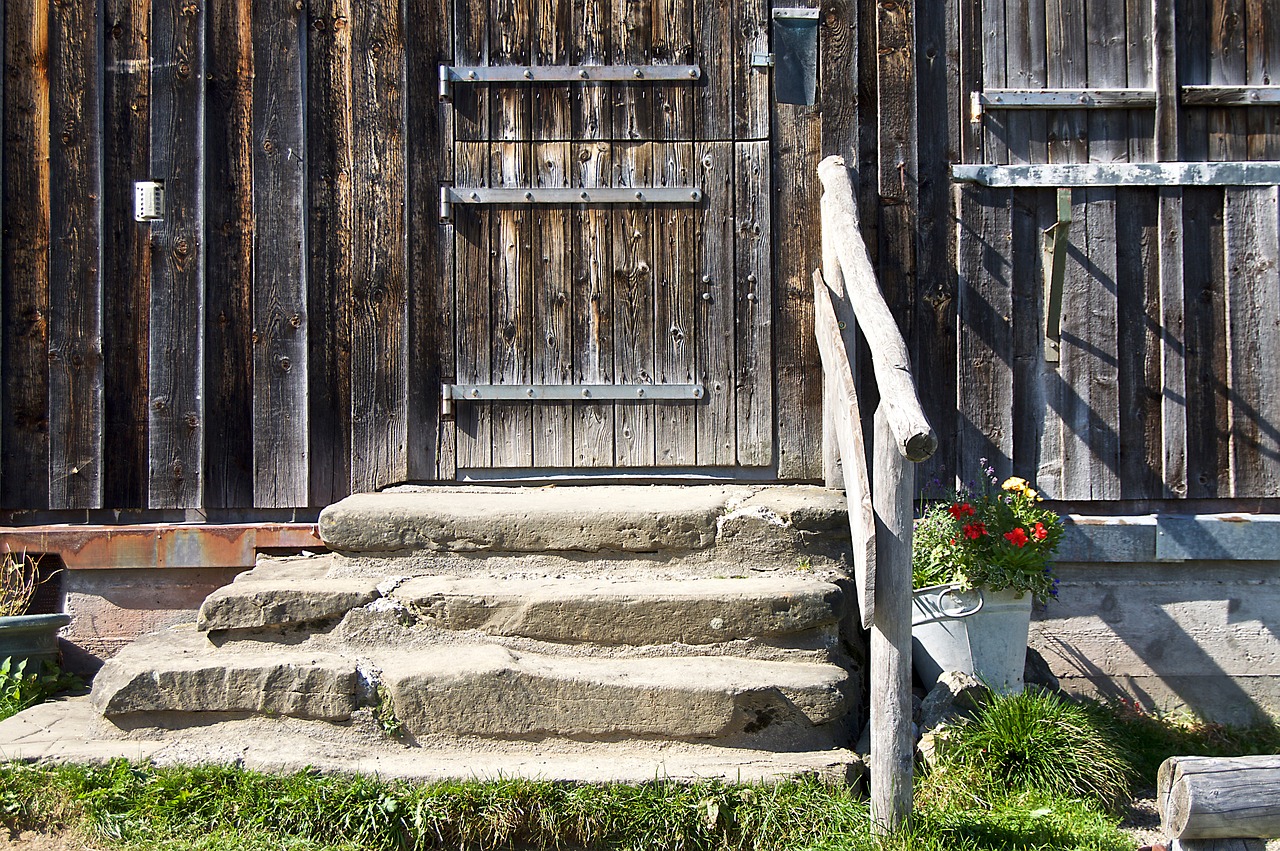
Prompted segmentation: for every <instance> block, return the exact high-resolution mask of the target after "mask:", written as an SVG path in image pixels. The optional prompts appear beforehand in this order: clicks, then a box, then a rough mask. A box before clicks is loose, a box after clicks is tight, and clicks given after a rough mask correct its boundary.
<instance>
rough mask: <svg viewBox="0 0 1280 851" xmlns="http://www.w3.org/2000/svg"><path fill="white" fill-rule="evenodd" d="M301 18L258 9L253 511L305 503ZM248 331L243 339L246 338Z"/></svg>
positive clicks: (287, 8)
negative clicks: (255, 507) (256, 508)
mask: <svg viewBox="0 0 1280 851" xmlns="http://www.w3.org/2000/svg"><path fill="white" fill-rule="evenodd" d="M301 27H302V17H301V14H300V10H298V9H297V7H296V6H295V5H294V4H293V3H292V2H289V0H272V2H257V3H255V4H254V6H253V54H254V64H253V66H252V68H253V75H252V79H253V134H252V138H253V140H254V150H253V219H254V221H253V233H254V235H255V244H254V252H253V334H252V339H253V483H254V486H253V490H254V496H253V504H254V505H257V506H263V507H276V506H279V507H286V506H295V505H306V504H307V488H308V478H309V470H310V459H309V452H308V446H307V289H306V274H305V271H304V268H303V262H302V248H303V244H304V241H303V234H304V230H305V227H306V221H305V215H306V213H305V210H306V180H307V175H306V169H305V168H304V165H305V162H304V161H303V158H302V151H303V150H304V149H305V146H306V139H305V127H306V125H305V116H304V112H303V109H304V105H303V96H302V91H303V74H304V70H303V67H302V62H303V56H302V51H301V32H300V29H301ZM242 333H243V332H242Z"/></svg>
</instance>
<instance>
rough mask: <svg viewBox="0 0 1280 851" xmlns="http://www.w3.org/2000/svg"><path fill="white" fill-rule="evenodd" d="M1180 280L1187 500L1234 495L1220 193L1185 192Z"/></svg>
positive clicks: (1206, 190) (1203, 189) (1192, 189)
mask: <svg viewBox="0 0 1280 851" xmlns="http://www.w3.org/2000/svg"><path fill="white" fill-rule="evenodd" d="M1182 197H1183V199H1184V205H1183V218H1182V225H1183V227H1182V232H1183V237H1182V280H1183V287H1184V298H1185V300H1186V302H1185V303H1186V315H1185V319H1184V321H1185V327H1186V334H1185V349H1184V351H1185V359H1186V360H1185V362H1186V376H1187V378H1186V398H1187V403H1186V404H1187V461H1186V463H1187V496H1188V497H1190V498H1209V499H1211V498H1214V497H1218V496H1226V495H1227V494H1228V493H1229V491H1230V479H1229V477H1230V475H1231V459H1230V451H1229V450H1230V431H1229V428H1230V426H1229V420H1228V414H1227V408H1228V405H1227V398H1226V393H1227V341H1226V318H1225V305H1224V300H1225V295H1226V282H1225V281H1224V280H1223V276H1224V273H1225V269H1226V263H1225V259H1224V257H1223V241H1222V228H1223V221H1222V210H1223V202H1222V190H1220V189H1215V188H1206V187H1188V188H1186V189H1184V190H1183V192H1182Z"/></svg>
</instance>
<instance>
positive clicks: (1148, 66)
mask: <svg viewBox="0 0 1280 851" xmlns="http://www.w3.org/2000/svg"><path fill="white" fill-rule="evenodd" d="M1156 5H1157V4H1155V3H1150V2H1146V1H1145V0H1127V2H1126V3H1125V34H1126V39H1125V40H1126V45H1125V55H1126V58H1127V63H1128V84H1129V86H1130V87H1132V88H1135V89H1136V88H1142V89H1150V88H1155V86H1156V78H1155V74H1156V66H1157V64H1158V63H1157V61H1156V57H1155V54H1156V43H1155V42H1156V38H1155V28H1156V23H1155V14H1156V9H1155V7H1156ZM1159 5H1162V6H1163V5H1168V6H1173V5H1174V4H1172V3H1170V4H1159ZM1163 13H1164V12H1163V10H1161V14H1163ZM1128 119H1129V121H1128V132H1129V140H1128V141H1129V144H1128V148H1129V161H1130V162H1148V161H1150V160H1154V159H1156V142H1155V135H1156V112H1154V111H1152V110H1150V109H1131V110H1129V115H1128Z"/></svg>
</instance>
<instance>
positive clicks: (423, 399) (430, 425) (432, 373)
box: [405, 0, 456, 481]
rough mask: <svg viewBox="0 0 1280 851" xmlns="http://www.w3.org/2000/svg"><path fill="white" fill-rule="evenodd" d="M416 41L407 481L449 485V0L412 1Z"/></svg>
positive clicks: (410, 154)
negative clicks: (445, 406) (441, 76)
mask: <svg viewBox="0 0 1280 851" xmlns="http://www.w3.org/2000/svg"><path fill="white" fill-rule="evenodd" d="M405 9H406V20H407V21H408V22H409V30H410V32H411V33H412V35H411V36H410V37H409V39H408V41H407V43H406V44H405V66H406V67H405V82H406V85H407V88H406V91H405V133H406V138H407V139H409V140H412V141H411V142H410V143H409V144H408V150H407V151H406V159H407V163H406V168H407V179H408V185H407V193H408V210H407V216H408V220H407V223H406V224H407V227H408V229H409V233H410V234H411V238H410V239H409V269H408V276H409V284H408V285H409V374H410V375H411V376H413V377H412V378H411V379H410V381H409V411H408V443H409V445H408V453H409V457H408V474H409V478H410V479H414V480H419V481H420V480H424V479H438V480H443V481H449V480H452V479H453V478H454V477H455V474H456V469H455V467H456V458H455V448H454V443H455V434H454V420H453V418H448V419H447V420H446V419H444V418H443V417H442V415H441V400H440V387H441V385H442V384H443V383H445V382H446V381H447V382H450V383H451V382H453V380H454V351H453V345H454V342H453V335H454V310H453V298H454V290H453V278H454V276H453V225H452V223H447V222H441V221H440V219H439V210H438V209H437V204H436V195H437V193H438V192H439V189H440V186H441V184H445V183H451V182H452V181H453V149H452V139H453V115H454V112H453V110H451V109H443V108H441V106H440V104H438V103H437V102H436V95H435V92H434V91H433V90H432V83H433V82H434V81H435V80H436V78H437V75H438V73H439V70H438V69H439V66H440V65H441V64H443V63H448V62H450V61H451V60H452V58H453V44H452V34H451V33H450V28H449V21H450V13H451V11H452V0H408V3H407V5H406V7H405Z"/></svg>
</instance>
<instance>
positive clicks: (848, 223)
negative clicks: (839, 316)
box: [818, 157, 938, 462]
mask: <svg viewBox="0 0 1280 851" xmlns="http://www.w3.org/2000/svg"><path fill="white" fill-rule="evenodd" d="M818 179H819V180H821V181H822V187H823V190H824V191H823V194H822V237H823V240H824V241H826V240H830V242H831V245H832V248H833V249H834V251H835V254H836V257H837V258H838V259H839V261H840V270H841V272H842V273H843V277H842V279H839V280H831V278H833V277H835V276H831V275H828V276H827V277H828V280H827V286H828V287H830V288H831V290H832V294H833V295H834V296H835V297H836V298H841V297H843V298H845V299H848V301H849V302H850V304H851V305H852V306H853V313H854V315H855V316H856V317H857V318H858V328H859V329H860V330H861V331H862V334H863V336H864V337H866V338H867V344H868V345H869V346H870V348H871V361H872V366H873V367H874V369H875V374H876V384H877V385H878V386H879V387H880V399H881V405H883V406H884V413H885V417H886V418H887V419H888V420H889V427H890V428H891V429H893V434H894V437H895V438H896V439H897V444H898V450H899V451H900V452H901V453H902V455H903V457H904V458H906V459H907V460H909V461H916V462H920V461H924V460H927V459H928V458H929V457H930V456H932V455H933V453H934V452H936V451H937V450H938V437H937V435H936V434H934V431H933V428H932V427H931V426H930V425H929V420H928V418H927V417H925V415H924V409H923V408H922V407H921V406H920V397H919V396H918V395H917V394H916V385H915V381H914V379H913V378H912V376H911V357H910V355H908V353H907V343H906V341H905V340H904V339H903V338H902V333H901V332H900V331H899V330H898V324H897V323H896V322H895V321H894V319H893V314H892V313H890V312H889V306H888V305H887V304H885V301H884V296H883V295H882V294H881V292H880V286H879V284H877V283H876V273H875V268H874V267H873V266H872V265H871V257H870V256H869V255H868V254H867V246H866V244H865V243H864V242H863V241H862V231H861V229H860V228H859V224H858V207H857V204H856V202H855V201H854V194H853V183H852V182H851V181H850V180H849V170H848V169H847V168H845V164H844V159H843V158H842V157H827V158H826V159H825V160H823V161H822V162H821V163H820V164H819V165H818Z"/></svg>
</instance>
